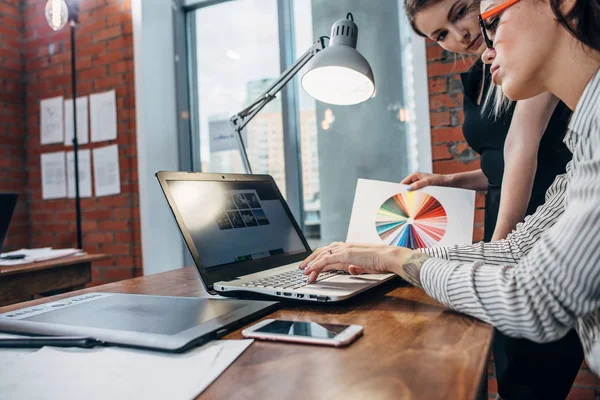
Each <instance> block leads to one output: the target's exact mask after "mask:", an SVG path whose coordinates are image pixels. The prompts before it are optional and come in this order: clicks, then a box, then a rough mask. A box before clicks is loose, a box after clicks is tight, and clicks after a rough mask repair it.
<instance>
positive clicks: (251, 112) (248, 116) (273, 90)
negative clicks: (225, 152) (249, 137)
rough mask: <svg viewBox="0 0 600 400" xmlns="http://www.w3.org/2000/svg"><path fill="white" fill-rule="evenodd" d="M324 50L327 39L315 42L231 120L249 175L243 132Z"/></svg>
mask: <svg viewBox="0 0 600 400" xmlns="http://www.w3.org/2000/svg"><path fill="white" fill-rule="evenodd" d="M324 48H325V38H324V37H321V38H319V39H318V40H317V41H316V42H314V43H313V45H312V46H311V47H310V48H309V49H308V50H307V51H306V52H305V53H304V54H303V55H302V56H300V58H298V59H297V60H296V62H295V63H294V64H293V65H291V66H290V67H289V68H287V69H286V70H285V71H284V72H282V74H281V75H280V76H279V78H277V80H276V81H275V82H273V83H272V84H271V86H269V87H268V88H267V89H266V90H265V91H264V92H263V93H262V94H261V95H260V96H258V97H257V98H256V100H255V101H254V102H252V103H251V104H250V105H249V106H248V107H246V108H244V109H243V110H242V111H240V112H238V113H237V114H235V115H234V116H233V117H231V118H230V119H229V122H230V124H231V127H232V129H233V130H234V131H235V132H236V134H237V137H238V141H239V145H240V150H241V153H242V161H243V162H244V165H245V167H246V171H247V172H248V173H252V169H251V168H250V162H249V160H248V155H247V154H246V148H245V145H244V141H243V139H242V130H243V129H244V128H245V127H246V125H248V123H249V122H250V121H252V118H254V117H255V116H256V114H258V113H259V112H260V110H262V109H263V108H264V107H265V106H266V105H267V104H269V103H270V102H271V101H273V100H274V99H275V97H276V94H277V93H279V92H280V91H281V90H282V89H283V87H284V86H285V85H286V84H287V83H288V82H289V81H290V80H292V78H293V77H294V76H295V75H296V74H298V72H299V71H300V70H301V69H302V67H304V66H305V65H306V64H307V63H308V62H309V61H310V60H311V59H312V58H313V57H314V56H315V54H317V53H318V52H319V51H321V50H323V49H324Z"/></svg>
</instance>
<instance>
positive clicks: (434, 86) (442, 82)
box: [427, 77, 448, 94]
mask: <svg viewBox="0 0 600 400" xmlns="http://www.w3.org/2000/svg"><path fill="white" fill-rule="evenodd" d="M446 82H447V78H446V77H435V78H429V80H428V81H427V83H428V86H429V94H433V93H445V92H446V91H447V90H448V86H447V84H446Z"/></svg>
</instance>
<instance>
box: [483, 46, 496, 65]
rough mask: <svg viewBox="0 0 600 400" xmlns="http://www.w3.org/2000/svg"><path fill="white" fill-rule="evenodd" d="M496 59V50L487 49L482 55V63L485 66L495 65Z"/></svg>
mask: <svg viewBox="0 0 600 400" xmlns="http://www.w3.org/2000/svg"><path fill="white" fill-rule="evenodd" d="M495 58H496V50H494V49H489V48H487V49H485V51H484V52H483V54H482V55H481V61H483V62H484V64H491V63H493V62H494V59H495Z"/></svg>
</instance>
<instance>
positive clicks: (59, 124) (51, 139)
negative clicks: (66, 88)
mask: <svg viewBox="0 0 600 400" xmlns="http://www.w3.org/2000/svg"><path fill="white" fill-rule="evenodd" d="M63 137H64V135H63V98H62V96H59V97H52V98H49V99H43V100H41V101H40V142H41V144H50V143H62V142H63V140H64V139H63Z"/></svg>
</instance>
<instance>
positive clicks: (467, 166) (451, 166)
mask: <svg viewBox="0 0 600 400" xmlns="http://www.w3.org/2000/svg"><path fill="white" fill-rule="evenodd" d="M478 168H479V160H473V161H469V162H467V163H464V162H462V161H458V160H441V161H435V162H434V163H433V172H435V173H438V174H453V173H456V172H466V171H473V170H476V169H478Z"/></svg>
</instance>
